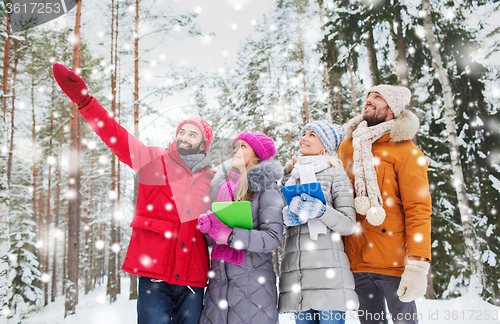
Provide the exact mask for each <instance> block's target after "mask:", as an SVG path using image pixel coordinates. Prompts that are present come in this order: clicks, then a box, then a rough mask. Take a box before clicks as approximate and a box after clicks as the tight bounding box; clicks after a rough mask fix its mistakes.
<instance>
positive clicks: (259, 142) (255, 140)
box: [233, 132, 276, 161]
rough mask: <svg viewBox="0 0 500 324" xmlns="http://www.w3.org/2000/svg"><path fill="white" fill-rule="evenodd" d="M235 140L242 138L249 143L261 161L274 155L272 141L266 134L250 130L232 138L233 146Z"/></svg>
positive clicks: (274, 150)
mask: <svg viewBox="0 0 500 324" xmlns="http://www.w3.org/2000/svg"><path fill="white" fill-rule="evenodd" d="M237 140H244V141H245V142H247V143H248V144H250V146H251V147H252V149H253V150H254V152H255V154H257V156H258V157H259V159H260V160H261V161H265V160H269V159H270V158H272V157H273V156H274V155H276V147H274V141H273V140H272V139H271V138H270V137H269V136H267V135H264V134H260V133H250V132H243V133H240V134H239V135H237V136H236V137H235V138H234V140H233V147H234V143H236V141H237Z"/></svg>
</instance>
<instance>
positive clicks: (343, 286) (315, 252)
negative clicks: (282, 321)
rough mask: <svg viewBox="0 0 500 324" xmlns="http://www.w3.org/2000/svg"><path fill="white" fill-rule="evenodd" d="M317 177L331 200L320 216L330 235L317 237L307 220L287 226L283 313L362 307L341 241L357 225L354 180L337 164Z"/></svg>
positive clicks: (281, 295)
mask: <svg viewBox="0 0 500 324" xmlns="http://www.w3.org/2000/svg"><path fill="white" fill-rule="evenodd" d="M288 178H290V173H288V174H286V175H285V176H284V178H283V180H282V185H284V184H285V183H286V181H287V180H288ZM316 180H317V181H318V182H320V183H321V189H322V190H323V193H324V194H325V198H326V203H327V206H326V207H327V208H326V212H325V213H324V214H323V216H321V217H319V218H318V219H320V220H321V221H322V222H323V224H325V225H326V227H327V234H319V235H318V240H317V241H313V240H311V238H310V237H309V228H308V225H307V223H306V224H303V225H299V226H291V227H287V228H286V236H285V251H284V254H283V259H282V261H281V275H280V282H279V290H280V295H279V302H278V309H279V312H280V313H286V312H301V311H307V310H310V309H314V310H318V311H321V310H336V311H345V310H348V309H357V308H358V303H359V302H358V296H357V295H356V292H355V291H354V277H353V275H352V273H351V270H350V267H349V260H348V259H347V255H346V254H345V253H344V244H343V243H342V239H341V235H351V234H352V233H353V232H354V229H355V227H356V213H355V211H354V198H353V189H352V184H351V181H350V180H349V178H348V177H347V174H346V173H345V171H344V170H343V169H337V168H328V169H325V170H323V171H321V172H318V173H316ZM332 207H333V208H332Z"/></svg>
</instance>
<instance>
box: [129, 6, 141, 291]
mask: <svg viewBox="0 0 500 324" xmlns="http://www.w3.org/2000/svg"><path fill="white" fill-rule="evenodd" d="M135 35H136V36H135V52H134V63H135V65H134V67H135V69H134V75H135V77H134V136H135V137H136V138H137V139H139V0H135ZM138 188H139V177H138V176H137V175H135V176H134V206H136V204H137V192H138ZM129 299H137V276H136V275H130V294H129Z"/></svg>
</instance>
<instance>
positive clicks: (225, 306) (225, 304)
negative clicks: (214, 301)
mask: <svg viewBox="0 0 500 324" xmlns="http://www.w3.org/2000/svg"><path fill="white" fill-rule="evenodd" d="M227 306H228V303H227V300H225V299H222V300H221V301H220V302H219V308H220V309H226V308H227Z"/></svg>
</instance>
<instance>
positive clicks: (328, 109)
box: [318, 0, 333, 123]
mask: <svg viewBox="0 0 500 324" xmlns="http://www.w3.org/2000/svg"><path fill="white" fill-rule="evenodd" d="M318 6H319V8H318V13H319V21H320V24H321V35H322V36H323V39H325V23H324V22H323V0H318ZM325 42H326V39H325ZM325 44H326V43H325ZM325 44H324V45H323V48H322V49H321V52H322V54H323V60H322V61H323V83H324V85H325V94H326V96H325V101H326V119H327V121H328V122H329V123H333V118H332V100H331V98H330V84H329V83H328V70H329V66H328V60H327V59H326V58H327V49H326V45H325Z"/></svg>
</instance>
